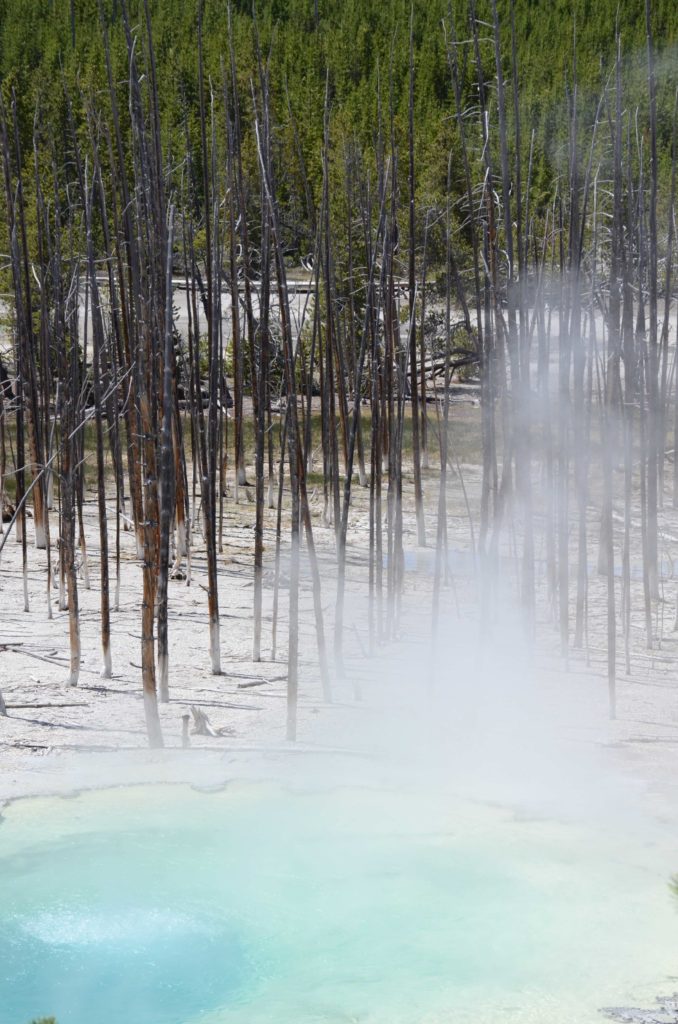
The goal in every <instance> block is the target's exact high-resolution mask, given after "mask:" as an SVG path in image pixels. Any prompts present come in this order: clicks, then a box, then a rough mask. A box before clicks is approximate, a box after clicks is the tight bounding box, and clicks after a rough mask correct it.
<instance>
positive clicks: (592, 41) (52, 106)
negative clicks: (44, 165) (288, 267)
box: [0, 0, 678, 256]
mask: <svg viewBox="0 0 678 1024" xmlns="http://www.w3.org/2000/svg"><path fill="white" fill-rule="evenodd" d="M198 7H199V4H198V2H197V0H191V2H185V0H151V2H150V3H149V5H148V8H149V13H150V18H151V24H152V33H153V42H154V50H155V65H156V67H155V70H156V75H157V85H158V96H159V117H160V125H161V130H162V134H163V145H164V149H165V152H166V153H167V154H168V172H170V173H172V172H174V174H175V176H176V179H177V180H178V177H179V176H180V175H181V174H183V173H185V165H184V164H182V163H181V161H180V160H179V159H177V157H178V155H179V154H183V152H184V149H185V140H186V136H187V135H188V137H189V139H190V140H191V142H192V144H193V147H194V164H195V172H196V173H195V181H196V187H197V189H198V191H199V190H200V187H201V185H200V183H201V181H202V175H201V173H200V168H199V161H200V145H199V142H200V128H199V97H198V84H197V82H198V75H197V64H198V42H197V38H198V32H197V17H198ZM202 7H203V57H202V59H203V64H204V70H205V76H206V82H207V83H208V84H207V87H208V90H211V91H213V93H214V96H215V101H216V103H217V105H220V104H221V100H222V95H223V85H222V83H223V79H224V66H225V63H228V59H227V51H228V48H229V39H230V40H232V42H233V45H234V48H235V53H236V57H237V77H238V85H239V90H240V94H241V96H242V97H243V102H242V113H241V116H242V119H243V140H244V145H243V169H244V174H245V176H246V178H247V179H248V180H249V181H250V182H251V183H252V184H253V187H252V188H251V189H250V190H249V194H250V195H251V197H252V202H254V203H256V201H257V200H256V196H257V192H258V189H257V187H256V181H257V179H258V169H257V165H256V162H257V157H256V147H255V146H254V143H253V133H252V132H251V127H252V116H253V115H252V107H251V103H250V102H249V101H248V97H249V96H250V94H251V90H252V86H253V83H255V82H256V81H257V50H259V51H260V53H261V54H262V55H263V56H264V58H265V59H266V62H267V73H268V82H269V88H270V104H271V116H272V119H273V121H274V122H275V132H274V137H273V139H272V144H273V146H274V154H273V155H274V159H275V162H276V172H277V176H278V189H279V199H280V202H281V214H282V216H283V218H284V224H285V228H286V246H287V247H288V248H289V250H290V251H291V252H296V253H297V254H302V255H303V253H304V252H305V251H308V250H310V249H312V240H313V230H314V226H313V217H312V213H311V212H310V211H311V210H312V208H313V207H315V206H316V205H317V204H318V203H319V202H320V198H321V191H322V179H323V168H322V146H323V137H324V123H325V109H326V107H328V116H329V135H328V144H329V147H330V172H331V173H332V172H333V170H334V173H335V175H336V177H337V178H338V179H340V180H341V179H343V174H344V172H343V167H344V163H345V153H346V149H347V147H358V148H359V149H360V150H362V151H363V152H365V153H367V154H369V157H370V158H371V159H372V161H373V162H374V163H376V160H377V151H378V148H379V143H378V135H379V131H380V125H381V126H382V130H383V131H384V133H385V134H386V135H388V132H389V131H390V130H391V127H392V130H393V132H394V133H395V137H396V141H397V143H399V144H402V145H405V143H406V138H407V111H408V88H409V86H408V82H409V72H408V68H409V35H410V14H412V28H413V48H414V54H413V56H414V108H415V109H414V114H415V117H414V147H415V159H416V166H417V180H416V190H417V202H418V207H419V209H420V210H426V209H430V210H431V211H432V213H433V214H435V213H438V214H440V212H441V210H442V208H443V205H444V196H445V193H446V190H447V183H448V154H449V152H450V150H451V149H452V150H453V151H456V152H457V153H458V152H459V141H460V140H459V129H458V125H457V122H456V118H455V116H454V108H455V93H454V84H453V80H452V74H451V56H450V51H451V46H452V44H453V42H454V41H455V40H456V41H459V42H462V43H466V44H467V45H466V46H462V47H461V49H460V51H459V53H460V59H459V68H458V73H459V84H460V89H461V94H462V95H461V99H462V104H463V106H464V109H465V110H467V111H469V112H471V111H472V110H473V108H474V106H476V105H477V103H478V78H477V73H476V68H475V65H474V60H475V55H474V54H473V52H472V47H471V45H470V39H471V35H472V33H471V30H470V21H469V19H470V17H471V16H472V15H473V16H474V17H475V19H476V20H477V22H478V25H479V26H480V34H479V57H480V60H481V61H482V64H483V72H484V78H485V80H486V81H487V82H488V83H490V85H489V88H490V92H492V84H491V83H492V82H493V81H494V77H495V52H494V42H493V38H492V31H491V25H492V8H491V4H490V3H489V2H488V0H477V2H476V3H475V4H467V3H452V2H451V0H430V2H426V3H424V2H421V0H415V2H414V4H413V5H412V4H411V0H386V2H384V0H260V2H259V3H258V4H256V5H252V4H250V3H249V0H235V2H232V3H230V4H229V3H228V2H227V0H203V4H202ZM127 8H128V12H129V18H130V22H131V24H132V26H133V28H134V26H137V27H140V26H142V25H143V23H144V19H145V14H144V9H143V5H142V4H141V3H140V2H139V0H128V4H127ZM255 10H256V13H253V12H254V11H255ZM497 10H498V15H499V21H500V31H501V36H502V61H503V71H504V74H505V76H506V77H507V79H508V78H510V76H511V73H512V70H513V68H514V67H515V68H516V69H517V73H518V77H519V82H518V85H519V104H520V110H519V111H514V110H513V108H512V105H511V104H509V105H508V109H507V129H508V144H509V148H510V149H511V150H513V149H514V145H515V135H516V132H515V127H514V125H515V118H516V116H519V117H520V119H521V122H522V125H523V133H524V146H523V152H521V154H520V160H521V162H522V164H523V178H524V180H526V179H527V165H528V161H530V160H531V172H530V177H529V180H530V188H531V193H532V207H533V210H534V211H535V213H536V214H537V215H539V214H540V213H541V214H542V215H544V214H545V212H546V210H547V208H548V204H549V202H550V200H551V198H552V195H553V192H554V189H555V188H557V183H558V182H559V181H560V180H561V179H562V178H563V176H564V175H566V174H567V162H568V156H567V151H568V145H569V141H568V139H569V131H570V128H569V121H570V117H569V109H570V107H571V104H572V100H573V94H574V93H575V91H576V94H577V103H578V105H579V126H580V127H579V130H580V131H581V133H582V137H583V136H584V135H585V134H586V133H587V132H588V129H589V126H590V122H591V121H592V120H593V118H594V117H595V113H596V106H597V103H598V99H599V96H600V93H601V90H602V89H603V88H604V87H605V85H606V84H609V79H610V75H611V73H612V69H613V67H614V62H615V55H616V44H615V38H616V35H617V33H618V34H619V37H620V39H621V44H622V59H623V62H624V72H623V73H624V81H625V99H626V102H627V103H628V104H629V105H630V107H631V108H632V109H637V110H638V112H639V115H640V118H641V121H642V122H643V123H646V122H647V103H648V96H647V88H646V71H645V34H646V27H645V12H644V7H643V4H641V3H638V2H637V0H600V2H593V0H569V2H564V0H557V2H556V0H517V2H516V0H501V2H500V3H499V4H498V5H497ZM102 17H103V18H105V21H106V23H107V27H108V34H109V38H110V54H111V63H112V73H113V80H114V82H115V84H116V89H117V92H118V103H119V108H120V111H121V117H122V120H123V131H129V127H130V126H129V122H128V118H127V116H126V115H127V106H128V104H127V101H126V98H125V97H126V91H127V85H128V81H127V79H128V70H127V59H128V58H127V46H126V41H125V33H124V29H123V17H122V3H121V0H3V3H2V4H0V82H2V88H3V92H4V96H5V101H6V102H8V103H9V99H10V96H11V94H12V93H13V94H14V96H15V97H16V104H17V117H18V121H19V126H20V131H21V137H22V141H23V143H24V145H23V152H24V154H25V159H26V162H27V169H29V168H30V166H32V163H33V158H34V157H33V153H32V150H33V141H34V140H33V134H34V127H35V126H36V124H37V126H38V132H37V135H38V138H37V144H38V148H39V151H40V155H41V157H42V158H43V159H44V160H45V161H47V162H49V160H50V159H51V157H50V156H49V150H50V148H51V147H53V146H56V148H57V154H56V156H57V160H58V159H59V158H60V157H63V158H66V156H67V152H66V150H65V149H63V150H62V151H61V152H59V149H60V148H61V146H62V142H63V140H65V139H67V138H68V130H67V121H68V117H69V116H72V118H73V119H74V121H75V123H76V125H77V126H78V129H79V130H80V131H81V132H84V131H86V128H85V124H86V117H87V109H88V108H91V107H92V106H94V107H96V109H97V110H102V109H103V110H105V111H106V112H107V116H108V114H109V113H110V98H109V95H108V84H107V80H106V65H105V60H104V52H103V33H102V27H101V19H102ZM652 22H653V34H654V38H655V41H656V46H657V132H658V157H659V168H658V170H659V189H660V194H661V195H665V194H666V192H667V191H668V187H669V184H668V183H669V178H670V147H671V124H672V110H673V95H672V86H671V84H670V69H671V67H672V66H673V64H674V63H675V61H676V59H677V54H676V46H677V40H678V7H677V6H676V4H675V3H673V2H672V0H654V2H653V4H652ZM483 26H485V27H483ZM494 104H496V97H494V96H492V95H490V97H489V100H488V106H489V109H490V111H491V110H492V107H493V105H494ZM69 107H70V109H71V115H69V114H68V109H69ZM391 114H392V115H393V124H392V126H391V127H389V128H388V129H386V128H385V127H383V126H385V125H386V124H389V123H390V119H391ZM218 130H219V131H221V128H219V129H218ZM467 131H468V133H469V140H468V141H469V143H470V145H469V157H470V160H471V164H472V171H474V172H475V171H479V170H481V169H482V165H483V158H482V137H481V130H480V126H479V124H478V123H477V119H475V118H473V117H472V116H469V118H468V125H467ZM532 133H533V139H532V142H533V144H532V146H530V141H531V135H532ZM473 142H475V143H476V144H475V145H474V144H471V143H473ZM511 156H512V158H513V153H511ZM173 158H174V159H173ZM175 183H176V182H175ZM450 186H451V189H452V192H453V193H454V194H455V195H457V196H462V195H463V194H464V190H465V182H464V172H463V168H462V166H461V162H460V161H458V160H455V161H454V162H453V166H452V173H451V180H450ZM25 187H26V188H27V189H28V190H30V188H31V175H26V186H25ZM333 194H334V190H333ZM405 207H406V197H405V202H404V203H403V208H405ZM341 213H342V211H341V209H333V216H336V217H339V218H340V217H341ZM455 215H456V214H455V211H454V209H453V216H455ZM460 220H463V218H462V217H460ZM29 230H30V225H29ZM467 241H468V238H467ZM433 255H434V256H435V252H433ZM439 255H441V254H439Z"/></svg>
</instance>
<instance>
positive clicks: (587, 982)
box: [0, 783, 678, 1024]
mask: <svg viewBox="0 0 678 1024" xmlns="http://www.w3.org/2000/svg"><path fill="white" fill-rule="evenodd" d="M677 867H678V863H677V864H672V862H671V851H670V850H666V849H663V848H662V845H661V844H659V843H657V842H654V843H648V842H647V841H644V840H641V839H630V838H629V837H628V836H626V837H624V838H621V836H619V835H611V834H609V830H608V832H607V833H603V832H602V831H601V832H598V831H596V830H595V829H592V828H590V827H587V828H583V827H578V826H574V825H571V824H570V825H563V824H557V823H549V822H539V821H517V820H515V819H514V817H513V816H512V815H511V814H510V813H509V812H508V811H502V810H499V809H492V808H487V807H482V806H477V805H474V804H471V803H468V802H461V801H457V800H452V799H451V798H449V797H448V798H443V797H441V796H436V797H434V796H424V795H422V794H421V793H415V792H411V793H409V792H408V793H400V794H398V793H394V792H392V791H385V790H379V789H356V788H350V789H348V788H347V789H335V790H329V791H322V792H321V791H313V792H294V791H291V790H285V789H282V788H280V787H277V786H273V785H262V784H253V783H249V784H246V783H242V784H237V785H232V786H229V787H228V788H227V789H225V790H224V791H223V792H220V793H217V794H205V793H198V792H195V791H193V790H191V789H190V788H188V787H143V788H133V789H119V790H107V791H99V792H93V793H90V794H85V795H82V796H80V797H77V798H75V799H69V800H62V799H50V800H32V801H23V802H20V803H17V804H15V805H12V806H11V807H10V808H9V809H8V810H7V812H6V814H5V818H4V820H3V821H2V823H1V824H0V1024H28V1022H30V1021H31V1020H32V1019H33V1018H34V1017H38V1016H42V1015H52V1014H53V1015H55V1016H56V1018H57V1020H58V1022H59V1024H263V1022H271V1024H273V1022H275V1024H311V1022H313V1024H319V1022H325V1021H326V1022H337V1024H338V1022H346V1024H348V1022H365V1024H452V1022H454V1024H471V1022H473V1024H495V1022H497V1024H502V1022H506V1024H528V1022H530V1024H531V1022H534V1024H536V1022H540V1024H585V1022H587V1021H595V1020H597V1019H600V1017H599V1013H598V1008H599V1007H600V1006H603V1005H607V1004H610V1003H613V1004H617V1005H619V1004H622V1003H628V1002H634V1001H635V1002H639V1001H642V1000H645V1001H647V1000H649V1001H650V1002H651V1001H652V1000H653V998H654V995H656V994H659V993H660V992H666V991H667V987H670V985H671V984H673V982H671V981H669V980H668V979H669V976H670V975H672V974H678V915H677V914H676V911H675V909H674V906H673V904H672V901H671V898H670V896H669V893H668V887H667V882H668V879H669V874H670V872H671V870H673V869H675V868H677ZM671 990H672V989H671Z"/></svg>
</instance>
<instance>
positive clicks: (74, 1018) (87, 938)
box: [0, 835, 251, 1024]
mask: <svg viewBox="0 0 678 1024" xmlns="http://www.w3.org/2000/svg"><path fill="white" fill-rule="evenodd" d="M145 845H146V844H145V843H144V840H143V837H142V836H134V837H132V836H129V835H128V836H127V837H126V841H124V842H122V843H121V844H115V843H114V844H111V842H110V838H106V837H98V836H93V835H88V836H87V837H82V836H81V837H78V838H77V840H72V841H69V842H61V843H57V844H55V845H54V846H52V847H49V848H46V849H45V848H42V850H41V851H40V850H38V851H36V850H30V851H27V852H26V853H25V854H24V855H23V856H22V858H21V863H18V864H16V863H15V864H14V869H15V870H14V871H13V872H12V863H11V859H10V862H9V863H8V862H7V861H5V862H4V864H3V867H4V870H5V871H10V872H12V874H13V878H14V886H12V888H11V890H10V891H5V886H4V885H1V884H0V897H1V898H2V900H3V912H2V929H1V931H0V1022H2V1024H29V1022H30V1021H32V1020H33V1019H34V1018H38V1017H42V1016H55V1017H56V1019H57V1020H58V1022H59V1024H184V1022H185V1021H187V1020H193V1019H195V1018H196V1017H198V1016H199V1015H200V1014H201V1013H203V1012H205V1011H208V1010H211V1009H213V1008H214V1007H216V1006H219V1005H223V1004H224V1003H228V1002H230V1001H232V1000H233V999H235V998H237V997H238V994H239V993H240V992H242V990H243V987H244V986H245V984H246V982H247V980H248V978H249V977H250V975H251V969H250V962H249V960H248V956H247V953H246V951H245V949H244V947H243V943H242V941H241V938H240V935H239V930H238V925H237V924H236V923H233V922H229V920H228V918H227V917H226V918H224V917H223V916H220V917H217V916H216V915H214V914H213V913H212V912H211V911H210V908H209V904H208V893H205V894H204V898H203V900H202V901H195V900H194V899H193V898H192V896H191V895H190V894H187V893H186V891H185V889H183V888H182V887H181V885H180V878H179V877H177V875H176V874H175V873H174V871H173V870H172V869H171V870H170V873H169V874H166V873H165V872H164V870H163V862H162V844H160V845H158V846H156V844H155V843H154V842H151V843H149V847H150V846H153V847H154V854H155V855H156V856H157V857H158V858H159V859H158V862H157V866H156V870H155V871H154V872H152V873H149V871H148V866H149V865H148V861H147V860H146V863H145V864H144V860H145V858H144V857H143V856H142V857H141V860H139V853H140V851H143V848H144V846H145ZM170 859H171V858H170ZM185 871H186V872H187V873H190V872H191V863H190V860H189V861H188V862H187V863H186V866H185ZM10 877H12V876H11V875H10ZM163 878H164V879H165V884H163V882H162V879H163ZM8 888H9V887H8ZM50 890H51V891H50ZM36 897H37V899H36ZM8 911H9V912H8Z"/></svg>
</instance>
